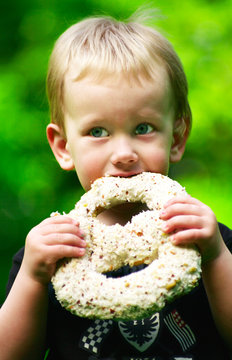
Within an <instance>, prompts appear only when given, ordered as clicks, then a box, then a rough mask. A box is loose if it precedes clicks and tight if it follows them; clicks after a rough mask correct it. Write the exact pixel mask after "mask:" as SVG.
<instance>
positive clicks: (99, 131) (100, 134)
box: [89, 126, 109, 137]
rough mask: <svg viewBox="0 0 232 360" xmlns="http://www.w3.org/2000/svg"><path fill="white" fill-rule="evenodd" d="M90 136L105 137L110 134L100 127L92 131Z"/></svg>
mask: <svg viewBox="0 0 232 360" xmlns="http://www.w3.org/2000/svg"><path fill="white" fill-rule="evenodd" d="M89 134H90V135H91V136H93V137H105V136H109V133H108V131H107V130H106V129H104V128H102V127H100V126H98V127H95V128H93V129H92V130H90V132H89Z"/></svg>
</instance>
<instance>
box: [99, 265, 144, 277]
mask: <svg viewBox="0 0 232 360" xmlns="http://www.w3.org/2000/svg"><path fill="white" fill-rule="evenodd" d="M147 266H148V265H147V264H141V265H137V266H133V267H130V265H125V266H123V267H121V268H120V269H117V270H113V271H110V272H107V273H104V275H105V276H106V277H107V278H115V279H116V278H121V277H124V276H127V275H130V274H132V273H134V272H139V271H141V270H143V269H145V267H147Z"/></svg>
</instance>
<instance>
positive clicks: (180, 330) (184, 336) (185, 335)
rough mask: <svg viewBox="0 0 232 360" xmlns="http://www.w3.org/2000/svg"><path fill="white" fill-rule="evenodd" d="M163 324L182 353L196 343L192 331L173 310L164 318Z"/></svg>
mask: <svg viewBox="0 0 232 360" xmlns="http://www.w3.org/2000/svg"><path fill="white" fill-rule="evenodd" d="M164 323H165V324H166V326H167V327H168V329H169V331H170V332H171V333H172V335H173V336H174V337H175V338H176V340H177V341H178V342H179V344H180V346H181V348H182V350H183V352H186V351H188V350H189V349H190V348H192V347H193V345H194V344H195V343H196V337H195V335H194V333H193V331H192V330H191V328H190V326H189V325H188V324H186V323H185V321H184V320H183V319H182V318H181V316H180V314H179V313H178V311H177V310H173V311H172V312H170V313H169V314H168V315H167V316H165V318H164Z"/></svg>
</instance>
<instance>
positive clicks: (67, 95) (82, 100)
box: [64, 67, 174, 114]
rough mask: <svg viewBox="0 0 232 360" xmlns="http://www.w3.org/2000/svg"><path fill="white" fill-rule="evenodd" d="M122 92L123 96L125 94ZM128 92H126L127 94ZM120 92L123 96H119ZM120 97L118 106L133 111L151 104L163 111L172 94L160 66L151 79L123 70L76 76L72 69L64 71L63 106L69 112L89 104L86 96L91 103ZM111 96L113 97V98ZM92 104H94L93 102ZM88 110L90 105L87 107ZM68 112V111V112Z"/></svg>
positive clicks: (172, 98)
mask: <svg viewBox="0 0 232 360" xmlns="http://www.w3.org/2000/svg"><path fill="white" fill-rule="evenodd" d="M125 94H126V98H125ZM127 94H128V95H127ZM123 96H124V97H123ZM115 97H116V98H117V100H119V99H121V97H123V99H121V103H120V104H121V106H123V103H126V104H125V106H126V107H127V108H128V107H130V104H131V108H133V109H134V111H136V108H139V107H140V106H143V108H144V106H145V107H149V106H152V108H153V109H154V106H155V108H156V110H157V111H161V112H163V111H164V109H166V110H165V111H167V110H168V109H170V108H173V107H174V96H173V91H172V89H171V84H170V80H169V76H168V74H167V71H166V70H165V69H164V68H161V67H160V68H159V69H157V72H156V74H154V77H153V78H152V79H149V80H148V79H146V78H145V77H144V76H143V75H142V74H140V75H139V74H137V76H136V77H128V76H126V75H125V74H118V75H115V74H113V75H111V76H105V77H103V78H102V79H99V78H96V77H95V76H94V75H93V76H92V74H90V75H88V76H86V77H85V78H83V79H80V80H78V79H76V77H75V71H74V72H73V71H72V68H71V69H70V71H68V72H67V74H66V76H65V83H64V108H65V110H66V111H68V112H69V113H70V111H71V113H72V112H73V111H74V112H76V111H78V113H80V111H81V108H86V107H88V106H90V107H91V104H90V100H91V99H92V100H93V99H94V103H97V105H98V101H99V102H101V100H102V98H104V99H105V102H107V101H108V100H109V101H110V103H111V105H112V100H113V99H114V100H116V98H115ZM114 100H113V101H114ZM93 106H94V105H93ZM89 110H90V109H89ZM71 113H70V114H71Z"/></svg>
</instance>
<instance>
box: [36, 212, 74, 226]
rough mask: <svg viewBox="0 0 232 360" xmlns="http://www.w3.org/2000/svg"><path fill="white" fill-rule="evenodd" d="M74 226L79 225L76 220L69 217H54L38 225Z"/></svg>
mask: <svg viewBox="0 0 232 360" xmlns="http://www.w3.org/2000/svg"><path fill="white" fill-rule="evenodd" d="M65 223H66V224H75V225H79V222H78V221H77V220H74V219H73V218H71V217H70V216H67V215H54V216H51V217H49V218H47V219H45V220H43V221H42V222H41V223H40V225H41V226H42V225H48V224H65Z"/></svg>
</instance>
